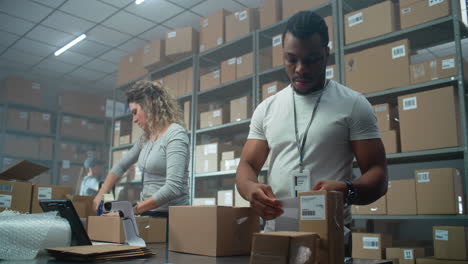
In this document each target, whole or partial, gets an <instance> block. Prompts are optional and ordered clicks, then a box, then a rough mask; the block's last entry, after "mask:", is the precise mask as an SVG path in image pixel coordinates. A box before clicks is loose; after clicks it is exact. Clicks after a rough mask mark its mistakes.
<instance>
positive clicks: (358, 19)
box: [348, 12, 364, 27]
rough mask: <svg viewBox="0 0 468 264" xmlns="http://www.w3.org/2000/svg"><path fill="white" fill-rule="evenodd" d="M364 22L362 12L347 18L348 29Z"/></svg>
mask: <svg viewBox="0 0 468 264" xmlns="http://www.w3.org/2000/svg"><path fill="white" fill-rule="evenodd" d="M362 22H364V16H363V14H362V12H359V13H357V14H355V15H352V16H349V17H348V27H354V26H355V25H357V24H360V23H362Z"/></svg>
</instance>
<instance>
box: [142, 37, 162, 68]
mask: <svg viewBox="0 0 468 264" xmlns="http://www.w3.org/2000/svg"><path fill="white" fill-rule="evenodd" d="M165 51H166V40H164V39H158V40H153V41H151V42H150V43H146V44H145V46H144V47H143V58H142V63H143V67H145V68H146V69H147V70H148V71H153V70H155V69H156V68H157V67H160V66H162V65H164V64H165V63H167V59H166V54H165Z"/></svg>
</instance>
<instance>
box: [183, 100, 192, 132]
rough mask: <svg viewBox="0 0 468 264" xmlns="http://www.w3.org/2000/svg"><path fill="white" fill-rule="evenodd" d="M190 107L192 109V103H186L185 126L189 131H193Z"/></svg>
mask: <svg viewBox="0 0 468 264" xmlns="http://www.w3.org/2000/svg"><path fill="white" fill-rule="evenodd" d="M190 107H191V104H190V101H185V102H184V124H185V127H186V128H187V131H190V130H191V125H190V124H191V123H190V122H191V118H190V113H191V109H190Z"/></svg>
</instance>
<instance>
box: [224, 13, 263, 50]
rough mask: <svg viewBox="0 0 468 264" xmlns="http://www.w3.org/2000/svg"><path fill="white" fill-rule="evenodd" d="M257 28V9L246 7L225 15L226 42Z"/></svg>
mask: <svg viewBox="0 0 468 264" xmlns="http://www.w3.org/2000/svg"><path fill="white" fill-rule="evenodd" d="M257 28H258V10H257V9H256V8H246V9H243V10H241V11H239V12H235V13H233V14H230V15H227V16H226V42H230V41H233V40H236V39H238V38H241V37H243V36H245V35H247V34H249V33H250V32H253V31H255V30H256V29H257Z"/></svg>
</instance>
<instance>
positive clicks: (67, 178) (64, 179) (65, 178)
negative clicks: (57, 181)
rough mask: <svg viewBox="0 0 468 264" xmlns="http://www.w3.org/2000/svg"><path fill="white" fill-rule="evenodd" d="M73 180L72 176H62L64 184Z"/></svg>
mask: <svg viewBox="0 0 468 264" xmlns="http://www.w3.org/2000/svg"><path fill="white" fill-rule="evenodd" d="M70 179H71V176H70V175H66V174H65V175H62V182H69V181H70Z"/></svg>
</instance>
